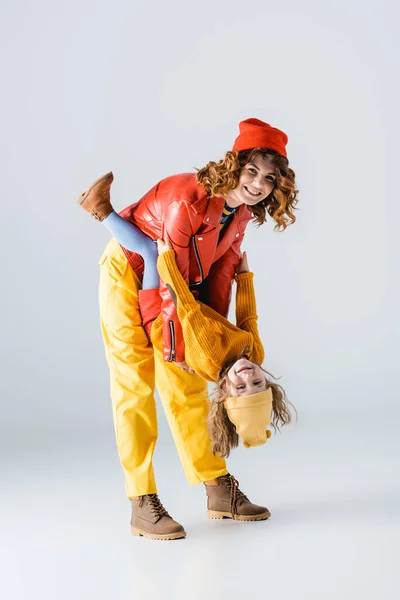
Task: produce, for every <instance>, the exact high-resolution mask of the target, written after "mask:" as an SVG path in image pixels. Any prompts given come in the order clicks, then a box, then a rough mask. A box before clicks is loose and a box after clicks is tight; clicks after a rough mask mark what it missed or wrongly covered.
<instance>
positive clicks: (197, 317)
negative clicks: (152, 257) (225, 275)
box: [157, 250, 220, 381]
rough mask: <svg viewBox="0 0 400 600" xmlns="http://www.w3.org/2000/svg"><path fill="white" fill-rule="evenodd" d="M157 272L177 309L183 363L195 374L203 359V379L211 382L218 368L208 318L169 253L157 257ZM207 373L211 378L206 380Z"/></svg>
mask: <svg viewBox="0 0 400 600" xmlns="http://www.w3.org/2000/svg"><path fill="white" fill-rule="evenodd" d="M157 268H158V272H159V274H160V277H161V279H162V280H163V281H164V283H165V285H166V286H167V287H168V290H169V291H170V294H171V296H172V298H173V300H174V302H175V304H176V307H177V313H178V317H179V320H180V323H181V326H182V331H183V337H184V340H185V346H186V356H187V363H188V364H189V366H191V367H193V368H194V370H195V371H196V372H199V368H198V367H199V366H201V367H203V363H204V359H205V360H206V361H207V362H208V364H209V369H208V374H207V376H206V378H207V379H208V380H209V381H212V380H213V379H214V377H215V376H216V373H218V371H219V369H220V364H218V359H217V357H218V354H219V353H218V351H216V345H215V339H214V336H213V331H214V329H213V326H212V324H211V322H210V318H209V317H207V316H206V315H205V314H204V313H203V311H202V310H201V304H200V302H198V301H197V300H196V299H195V298H194V296H193V294H192V293H191V292H190V290H189V287H188V285H187V283H186V281H185V280H184V278H183V277H182V275H181V273H180V272H179V269H178V267H177V264H176V259H175V253H174V251H173V250H168V251H167V252H163V253H162V254H160V256H159V257H158V261H157ZM211 321H212V319H211ZM214 325H215V323H214ZM210 373H214V375H211V376H210Z"/></svg>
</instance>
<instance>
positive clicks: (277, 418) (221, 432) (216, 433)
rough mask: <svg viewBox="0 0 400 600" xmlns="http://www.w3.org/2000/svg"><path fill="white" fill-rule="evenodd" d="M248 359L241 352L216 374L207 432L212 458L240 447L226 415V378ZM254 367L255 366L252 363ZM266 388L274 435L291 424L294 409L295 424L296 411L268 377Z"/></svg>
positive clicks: (244, 351)
mask: <svg viewBox="0 0 400 600" xmlns="http://www.w3.org/2000/svg"><path fill="white" fill-rule="evenodd" d="M243 357H246V358H249V357H248V349H247V348H245V349H244V350H243V352H242V353H241V354H240V355H239V356H237V357H235V358H233V359H232V360H230V361H229V362H228V363H226V364H225V365H224V366H223V368H222V369H221V371H220V372H219V374H218V380H217V382H216V386H217V387H216V388H215V390H214V392H213V395H212V399H211V405H210V411H209V414H208V419H207V422H208V429H209V432H210V437H211V446H212V451H213V453H214V454H216V453H217V452H218V453H219V454H221V456H223V457H225V458H227V457H228V456H229V454H230V452H231V450H232V449H233V448H236V447H237V446H238V445H239V436H238V434H237V432H236V427H235V426H234V424H233V423H232V422H231V421H230V420H229V417H228V413H227V411H226V408H225V405H224V402H225V400H226V399H227V398H228V397H229V392H228V388H227V378H228V371H229V369H230V368H231V367H232V366H233V365H234V364H235V362H236V361H237V360H238V359H239V358H243ZM254 364H257V363H254ZM259 366H260V367H261V369H262V370H263V371H264V373H266V374H267V375H268V376H269V377H271V378H272V379H275V377H274V376H273V375H272V374H271V373H269V372H268V371H266V370H265V369H263V367H262V366H261V365H259ZM265 381H266V384H267V387H266V388H265V389H268V388H271V390H272V420H271V426H272V428H273V429H274V431H277V430H278V431H280V428H281V427H283V426H284V425H288V424H289V423H291V421H292V415H291V412H290V407H291V408H292V409H293V411H294V413H295V415H296V420H297V411H296V408H295V407H294V405H293V404H292V403H291V402H290V401H289V400H288V399H287V397H286V392H285V390H284V389H283V387H282V386H280V385H279V384H277V383H275V382H274V381H271V379H269V378H268V377H265Z"/></svg>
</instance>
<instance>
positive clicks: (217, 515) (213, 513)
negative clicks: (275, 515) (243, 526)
mask: <svg viewBox="0 0 400 600" xmlns="http://www.w3.org/2000/svg"><path fill="white" fill-rule="evenodd" d="M207 516H208V518H209V519H233V517H232V515H231V513H230V512H222V511H219V510H208V511H207ZM270 516H271V513H270V512H269V510H268V511H267V512H264V513H261V514H259V515H235V519H234V520H235V521H265V520H266V519H268V518H269V517H270Z"/></svg>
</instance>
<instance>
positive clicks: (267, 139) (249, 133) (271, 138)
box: [232, 119, 288, 156]
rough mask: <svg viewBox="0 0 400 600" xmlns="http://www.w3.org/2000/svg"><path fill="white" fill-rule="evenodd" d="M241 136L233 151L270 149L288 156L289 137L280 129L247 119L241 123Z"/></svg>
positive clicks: (237, 139) (236, 141)
mask: <svg viewBox="0 0 400 600" xmlns="http://www.w3.org/2000/svg"><path fill="white" fill-rule="evenodd" d="M239 131H240V133H239V135H238V137H237V138H236V140H235V143H234V144H233V148H232V150H237V151H238V152H240V150H251V149H253V148H269V149H270V150H275V151H276V152H278V153H279V154H282V156H287V154H286V144H287V143H288V136H287V135H286V133H283V131H280V129H276V128H275V127H271V125H268V123H264V121H260V120H259V119H246V120H245V121H241V122H240V123H239Z"/></svg>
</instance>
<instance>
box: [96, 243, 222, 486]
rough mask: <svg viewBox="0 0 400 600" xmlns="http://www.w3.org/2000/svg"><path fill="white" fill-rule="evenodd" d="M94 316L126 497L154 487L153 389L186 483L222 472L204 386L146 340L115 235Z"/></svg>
mask: <svg viewBox="0 0 400 600" xmlns="http://www.w3.org/2000/svg"><path fill="white" fill-rule="evenodd" d="M100 265H101V270H100V290H99V300H100V320H101V329H102V333H103V339H104V344H105V350H106V357H107V362H108V366H109V368H110V380H111V398H112V405H113V416H114V427H115V435H116V440H117V448H118V454H119V457H120V460H121V464H122V468H123V470H124V474H125V481H126V492H127V495H128V497H132V496H141V495H143V494H152V493H155V492H156V491H157V489H156V483H155V478H154V471H153V465H152V459H153V452H154V447H155V444H156V440H157V415H156V405H155V400H154V391H155V386H157V389H158V392H159V394H160V398H161V401H162V404H163V408H164V410H165V414H166V416H167V420H168V423H169V426H170V428H171V431H172V434H173V437H174V440H175V444H176V447H177V450H178V453H179V457H180V459H181V463H182V466H183V469H184V471H185V474H186V477H187V479H188V481H189V484H190V485H194V484H196V483H199V482H202V481H207V480H208V479H214V478H215V477H219V476H220V475H225V474H226V473H227V470H226V465H225V461H224V460H223V459H222V458H221V457H219V456H214V455H213V454H212V452H211V446H210V439H209V434H208V429H207V424H206V418H207V414H208V409H209V403H208V400H207V384H206V382H205V381H204V380H203V379H201V378H200V377H198V376H197V375H190V374H189V373H186V372H184V371H182V370H181V369H179V368H178V367H176V366H175V365H174V364H173V363H168V362H164V360H163V357H162V351H161V349H159V348H156V347H155V346H153V345H152V344H150V343H149V341H148V339H147V336H146V334H145V331H144V329H143V328H142V326H141V318H140V313H139V304H138V290H139V289H140V281H139V279H138V278H137V276H136V274H135V273H134V272H133V270H132V268H131V267H130V265H129V263H128V261H127V259H126V257H125V255H124V253H123V252H122V250H121V248H120V246H119V244H118V243H117V241H116V240H115V239H113V240H111V242H110V243H109V244H108V246H107V247H106V250H105V252H104V254H103V256H102V257H101V259H100Z"/></svg>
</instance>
